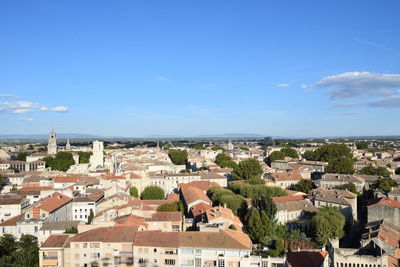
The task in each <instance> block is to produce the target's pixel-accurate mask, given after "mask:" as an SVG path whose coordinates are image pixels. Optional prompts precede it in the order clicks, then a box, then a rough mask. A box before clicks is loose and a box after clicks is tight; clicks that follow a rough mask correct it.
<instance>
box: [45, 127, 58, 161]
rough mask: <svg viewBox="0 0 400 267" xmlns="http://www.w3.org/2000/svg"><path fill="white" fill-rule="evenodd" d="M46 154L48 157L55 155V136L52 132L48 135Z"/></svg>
mask: <svg viewBox="0 0 400 267" xmlns="http://www.w3.org/2000/svg"><path fill="white" fill-rule="evenodd" d="M47 154H49V155H55V154H57V136H56V133H55V132H54V130H51V132H50V135H49V142H48V144H47Z"/></svg>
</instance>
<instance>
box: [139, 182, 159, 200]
mask: <svg viewBox="0 0 400 267" xmlns="http://www.w3.org/2000/svg"><path fill="white" fill-rule="evenodd" d="M140 198H141V199H143V200H150V199H164V190H163V189H162V188H161V187H159V186H156V185H150V186H147V187H146V188H145V189H144V190H143V192H142V194H141V195H140Z"/></svg>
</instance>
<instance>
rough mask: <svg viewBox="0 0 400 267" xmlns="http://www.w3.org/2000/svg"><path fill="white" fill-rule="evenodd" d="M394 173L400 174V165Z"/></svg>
mask: <svg viewBox="0 0 400 267" xmlns="http://www.w3.org/2000/svg"><path fill="white" fill-rule="evenodd" d="M394 173H395V174H397V175H399V174H400V167H398V168H397V169H396V170H395V171H394Z"/></svg>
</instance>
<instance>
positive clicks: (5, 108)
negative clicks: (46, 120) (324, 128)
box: [0, 101, 68, 114]
mask: <svg viewBox="0 0 400 267" xmlns="http://www.w3.org/2000/svg"><path fill="white" fill-rule="evenodd" d="M36 111H49V112H68V107H67V106H55V107H47V106H45V105H41V104H39V103H35V102H31V101H3V102H0V112H2V113H11V114H25V113H30V112H36Z"/></svg>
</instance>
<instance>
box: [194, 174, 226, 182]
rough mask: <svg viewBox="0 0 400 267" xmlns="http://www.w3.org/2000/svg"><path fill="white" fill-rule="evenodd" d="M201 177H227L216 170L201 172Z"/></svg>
mask: <svg viewBox="0 0 400 267" xmlns="http://www.w3.org/2000/svg"><path fill="white" fill-rule="evenodd" d="M200 177H201V179H209V180H213V179H226V177H225V176H222V175H219V174H217V173H216V172H201V173H200Z"/></svg>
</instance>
